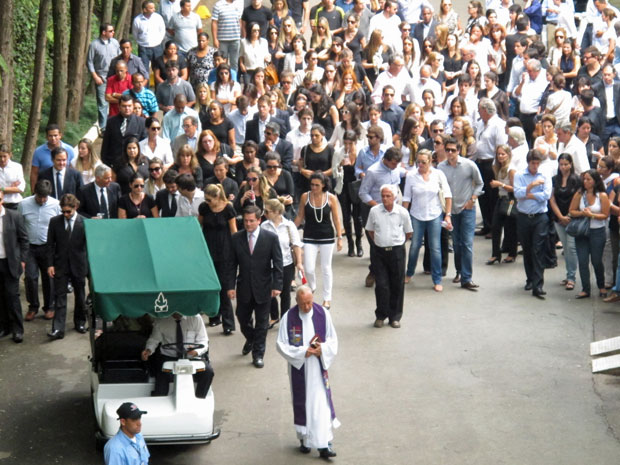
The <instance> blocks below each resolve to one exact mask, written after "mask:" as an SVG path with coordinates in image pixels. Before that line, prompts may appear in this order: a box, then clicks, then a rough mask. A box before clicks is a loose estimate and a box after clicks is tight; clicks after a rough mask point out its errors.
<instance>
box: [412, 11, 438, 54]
mask: <svg viewBox="0 0 620 465" xmlns="http://www.w3.org/2000/svg"><path fill="white" fill-rule="evenodd" d="M436 27H437V20H436V19H435V18H433V19H432V20H431V24H430V30H429V31H428V35H427V36H426V37H427V38H428V37H431V38H435V37H436V33H435V28H436ZM412 35H413V37H414V38H415V39H416V40H417V41H418V43H419V44H420V50H422V49H423V48H424V47H423V45H424V24H423V23H422V22H421V21H420V22H419V23H417V24H416V25H415V26H414V28H413V32H412Z"/></svg>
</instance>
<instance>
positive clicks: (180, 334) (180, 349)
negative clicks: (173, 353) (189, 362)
mask: <svg viewBox="0 0 620 465" xmlns="http://www.w3.org/2000/svg"><path fill="white" fill-rule="evenodd" d="M176 322H177V342H176V344H177V354H178V356H179V358H182V357H183V329H182V328H181V320H176Z"/></svg>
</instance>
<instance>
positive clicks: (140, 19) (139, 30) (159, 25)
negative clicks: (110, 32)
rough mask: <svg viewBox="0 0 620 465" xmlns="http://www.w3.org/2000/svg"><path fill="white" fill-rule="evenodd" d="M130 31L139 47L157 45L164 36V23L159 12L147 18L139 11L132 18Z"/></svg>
mask: <svg viewBox="0 0 620 465" xmlns="http://www.w3.org/2000/svg"><path fill="white" fill-rule="evenodd" d="M131 31H132V34H133V36H134V37H135V39H136V42H137V43H138V45H139V46H140V47H148V48H150V47H157V46H158V45H160V44H161V43H162V42H163V40H164V37H165V36H166V25H165V24H164V18H162V17H161V15H160V14H159V13H153V14H152V15H151V16H149V17H148V18H147V17H146V16H144V14H143V13H141V14H139V15H138V16H136V17H135V18H134V19H133V26H132V28H131Z"/></svg>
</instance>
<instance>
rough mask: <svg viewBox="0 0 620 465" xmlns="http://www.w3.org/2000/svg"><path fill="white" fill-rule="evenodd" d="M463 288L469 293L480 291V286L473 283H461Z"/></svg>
mask: <svg viewBox="0 0 620 465" xmlns="http://www.w3.org/2000/svg"><path fill="white" fill-rule="evenodd" d="M461 287H462V288H463V289H467V290H468V291H474V292H476V291H478V288H479V287H480V286H478V285H477V284H475V283H474V282H473V281H469V282H468V283H461Z"/></svg>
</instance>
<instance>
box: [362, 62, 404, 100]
mask: <svg viewBox="0 0 620 465" xmlns="http://www.w3.org/2000/svg"><path fill="white" fill-rule="evenodd" d="M410 82H411V78H410V77H409V72H408V71H407V70H406V69H405V59H404V58H403V56H402V55H401V54H400V53H396V54H394V55H392V56H391V57H390V61H389V67H388V69H386V70H385V71H383V72H381V73H380V74H379V76H377V80H376V81H375V86H374V88H373V90H372V95H371V98H372V101H373V103H381V96H382V95H383V88H384V87H385V86H387V85H390V86H392V87H393V88H394V103H395V104H396V105H400V104H401V102H402V95H403V92H404V91H405V88H406V87H407V86H408V85H409V84H410Z"/></svg>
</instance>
